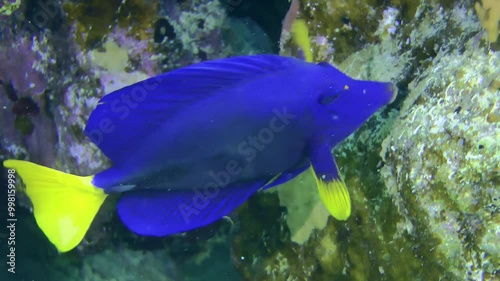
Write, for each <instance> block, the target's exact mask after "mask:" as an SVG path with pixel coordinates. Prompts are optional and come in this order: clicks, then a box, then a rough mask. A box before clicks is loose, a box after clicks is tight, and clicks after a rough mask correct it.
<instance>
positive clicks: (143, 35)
mask: <svg viewBox="0 0 500 281" xmlns="http://www.w3.org/2000/svg"><path fill="white" fill-rule="evenodd" d="M63 9H64V11H65V12H66V13H67V15H68V18H69V19H71V20H73V21H75V22H76V33H77V36H76V41H77V43H78V44H79V45H80V46H83V47H84V48H85V49H92V48H95V47H97V46H100V44H102V43H103V40H104V38H105V37H106V35H107V34H109V33H110V32H112V31H113V28H114V27H120V28H122V29H125V30H127V31H128V33H129V35H130V36H134V37H136V39H138V40H146V39H149V37H150V33H151V32H152V31H150V29H152V27H153V25H154V22H155V21H156V20H157V18H156V16H155V15H156V11H158V3H157V2H156V1H142V0H128V1H123V0H109V1H99V0H90V1H83V2H78V3H72V2H66V3H64V4H63Z"/></svg>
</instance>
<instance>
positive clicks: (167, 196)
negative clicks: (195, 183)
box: [118, 181, 267, 236]
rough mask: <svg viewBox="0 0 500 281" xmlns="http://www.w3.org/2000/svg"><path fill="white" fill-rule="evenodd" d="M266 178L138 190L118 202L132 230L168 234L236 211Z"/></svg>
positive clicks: (190, 228) (183, 230)
mask: <svg viewBox="0 0 500 281" xmlns="http://www.w3.org/2000/svg"><path fill="white" fill-rule="evenodd" d="M266 182H267V181H258V182H253V183H241V184H238V185H235V186H228V187H224V188H218V187H213V188H209V189H208V188H200V189H190V190H167V189H154V190H151V189H149V190H147V189H146V190H137V191H131V192H126V193H124V194H123V195H122V197H121V198H120V201H119V202H118V214H119V216H120V219H121V220H122V221H123V223H124V224H125V225H126V226H127V227H128V228H129V229H130V230H131V231H133V232H135V233H137V234H140V235H147V236H166V235H170V234H175V233H181V232H185V231H188V230H192V229H195V228H198V227H202V226H205V225H208V224H210V223H212V222H214V221H216V220H218V219H220V218H222V217H223V216H225V215H227V214H229V213H230V212H231V211H233V210H235V209H236V208H237V207H238V206H240V205H241V204H243V203H244V202H245V201H246V200H247V199H248V198H249V197H250V196H251V195H252V194H253V193H255V192H256V191H258V190H259V189H260V188H261V187H262V186H264V185H265V184H266Z"/></svg>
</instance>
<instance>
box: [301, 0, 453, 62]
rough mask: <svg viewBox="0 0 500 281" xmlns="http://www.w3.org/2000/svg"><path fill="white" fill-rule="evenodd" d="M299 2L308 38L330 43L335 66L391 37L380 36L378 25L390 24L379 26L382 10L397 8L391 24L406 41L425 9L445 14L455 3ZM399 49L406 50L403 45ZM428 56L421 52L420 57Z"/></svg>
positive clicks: (448, 0) (430, 44) (428, 47)
mask: <svg viewBox="0 0 500 281" xmlns="http://www.w3.org/2000/svg"><path fill="white" fill-rule="evenodd" d="M300 3H301V7H300V11H301V12H300V15H299V17H300V18H303V19H305V20H307V22H308V26H309V28H310V36H311V37H315V36H319V37H324V38H326V39H327V41H328V42H331V44H332V48H333V49H334V57H333V58H334V61H335V62H337V63H339V62H342V61H343V60H344V59H346V58H347V57H348V56H349V55H351V54H353V53H355V52H357V51H359V50H361V49H363V47H364V46H366V45H367V44H373V43H378V42H380V41H381V40H383V38H382V37H383V36H392V35H390V34H388V33H387V32H382V33H380V30H379V26H380V25H381V24H391V23H389V22H386V23H383V21H384V20H386V19H384V17H383V15H384V11H387V10H388V9H389V8H393V9H397V11H398V15H397V16H396V17H395V18H394V19H393V20H394V21H396V22H397V23H396V22H395V23H393V24H397V26H395V28H396V27H397V28H400V29H402V32H401V34H402V36H403V37H406V38H407V37H409V36H410V34H411V33H412V32H413V31H414V30H415V29H416V28H417V25H418V24H419V20H418V18H419V17H420V16H421V15H425V14H426V13H425V10H429V9H432V8H431V7H432V6H436V5H437V6H440V7H442V9H443V10H442V12H443V13H449V12H450V11H451V9H453V7H454V5H455V4H457V3H456V1H451V0H425V1H413V0H392V1H381V0H362V1H359V0H343V1H329V0H315V1H301V2H300ZM450 14H451V13H450ZM447 32H448V33H449V36H455V37H460V36H461V32H462V31H461V30H456V29H451V30H447ZM434 39H435V38H434ZM401 47H402V48H408V46H404V45H403V46H401ZM423 47H424V48H423V49H424V50H427V52H429V51H430V50H433V47H434V42H433V40H429V41H427V42H426V44H425V45H424V46H423ZM313 49H314V52H315V53H316V54H320V53H322V52H323V51H322V50H321V47H320V46H316V47H313ZM428 55H429V54H427V53H426V52H424V53H423V54H422V55H421V56H424V57H428ZM430 55H432V52H431V54H430ZM317 57H318V56H317Z"/></svg>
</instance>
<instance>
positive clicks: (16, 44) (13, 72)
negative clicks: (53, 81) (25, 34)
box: [0, 38, 47, 96]
mask: <svg viewBox="0 0 500 281" xmlns="http://www.w3.org/2000/svg"><path fill="white" fill-rule="evenodd" d="M9 41H10V42H9V43H8V44H4V45H1V46H0V80H2V81H3V83H4V84H10V85H12V87H13V88H14V90H15V91H16V92H17V94H18V95H20V96H28V95H39V94H41V93H43V91H44V90H45V88H46V87H47V81H46V80H45V78H44V76H43V74H42V73H41V72H40V69H37V67H35V65H34V62H35V61H38V60H40V59H41V58H40V56H39V54H38V53H37V52H34V51H33V48H34V47H33V46H34V45H35V44H36V42H34V39H30V38H21V39H20V40H17V41H13V40H9ZM0 91H4V89H2V90H0Z"/></svg>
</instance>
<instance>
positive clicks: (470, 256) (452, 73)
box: [381, 42, 500, 280]
mask: <svg viewBox="0 0 500 281" xmlns="http://www.w3.org/2000/svg"><path fill="white" fill-rule="evenodd" d="M471 43H473V42H471ZM475 47H476V46H474V44H468V46H466V50H465V51H464V52H463V53H460V52H458V51H455V52H453V53H451V54H448V55H445V54H442V57H439V58H437V59H436V60H435V65H434V67H432V68H429V69H428V70H427V71H425V72H424V73H423V74H422V75H421V76H420V77H419V78H418V79H416V80H414V81H413V82H412V83H411V84H410V87H409V88H410V94H409V97H408V99H407V100H406V101H405V103H404V105H403V108H402V110H401V115H400V118H398V120H397V121H396V123H395V126H394V128H393V129H392V131H391V135H390V136H389V137H388V138H387V139H386V140H385V141H384V145H383V147H384V148H383V150H382V152H381V155H382V156H383V157H384V159H385V162H386V164H385V166H384V167H383V168H382V171H381V172H382V174H383V177H384V181H385V184H386V192H387V194H388V195H389V196H391V197H392V199H393V201H394V203H395V204H396V206H397V208H398V211H399V212H400V213H401V214H404V221H406V223H405V224H408V226H407V227H408V228H409V229H408V232H409V233H410V234H411V233H412V232H413V231H412V228H413V227H412V226H413V225H423V226H425V229H426V231H427V232H428V234H429V235H431V236H433V237H435V239H438V241H439V243H438V244H437V245H436V246H437V247H436V249H435V251H436V252H438V253H440V254H441V255H442V257H443V258H444V260H443V262H446V263H447V264H448V267H447V270H449V271H450V272H453V273H455V274H456V275H457V276H467V275H468V276H471V277H472V278H474V279H475V280H479V278H485V279H486V280H493V279H494V278H495V277H494V276H497V274H498V268H499V266H500V259H499V257H500V255H499V254H500V247H499V246H498V245H500V233H499V232H498V229H500V217H499V216H498V210H497V207H496V204H498V203H496V201H497V200H498V198H499V196H500V190H499V188H498V187H499V184H500V166H499V165H500V123H499V122H497V121H492V120H489V119H488V116H491V115H496V114H498V113H499V111H500V103H499V96H500V88H499V87H498V82H499V81H500V80H499V79H500V69H499V68H498V65H499V64H500V54H499V53H490V54H488V53H487V52H485V51H484V50H481V49H478V48H475ZM439 55H441V54H439ZM497 277H498V276H497Z"/></svg>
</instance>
